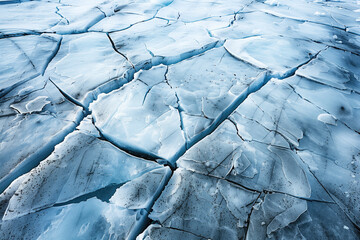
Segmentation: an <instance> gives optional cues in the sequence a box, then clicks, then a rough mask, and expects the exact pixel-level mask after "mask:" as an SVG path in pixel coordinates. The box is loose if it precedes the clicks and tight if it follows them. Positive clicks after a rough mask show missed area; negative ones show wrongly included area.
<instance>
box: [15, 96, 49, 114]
mask: <svg viewBox="0 0 360 240" xmlns="http://www.w3.org/2000/svg"><path fill="white" fill-rule="evenodd" d="M47 99H48V97H47V96H38V97H36V98H35V99H33V100H30V101H28V102H20V103H15V104H12V105H10V107H11V108H13V109H15V110H16V111H18V112H19V113H20V114H27V113H30V114H31V113H35V112H41V111H42V110H43V108H44V107H45V106H46V105H48V104H49V103H51V102H50V101H49V100H47Z"/></svg>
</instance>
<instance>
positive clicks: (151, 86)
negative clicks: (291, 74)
mask: <svg viewBox="0 0 360 240" xmlns="http://www.w3.org/2000/svg"><path fill="white" fill-rule="evenodd" d="M205 60H206V62H205ZM261 72H262V71H261V70H259V69H257V68H254V67H252V66H250V65H249V64H246V63H243V62H240V61H238V60H236V59H235V58H233V57H232V56H231V55H229V54H228V53H227V52H226V51H225V49H224V48H216V49H212V50H210V51H208V52H206V53H205V54H204V55H200V56H195V57H193V58H190V59H189V60H185V61H183V62H180V63H178V64H175V65H171V66H169V67H166V66H158V67H154V68H152V69H150V70H146V71H142V72H140V73H139V74H138V76H137V79H135V80H133V81H132V82H130V83H128V84H126V85H124V86H123V87H122V88H120V89H119V90H116V91H114V92H111V93H109V94H106V95H101V96H100V97H99V99H98V100H97V101H95V102H94V103H93V104H91V110H92V113H93V116H94V120H95V124H96V126H97V127H98V128H99V129H100V131H101V132H102V134H104V136H105V137H106V138H109V139H111V140H112V141H113V142H114V143H116V144H118V145H120V146H124V147H126V148H131V149H133V150H134V151H139V152H143V153H149V154H150V155H154V157H160V158H164V159H167V160H170V161H171V159H173V158H175V157H176V154H177V153H178V152H179V151H180V150H181V149H182V148H185V147H186V144H187V143H189V142H191V141H192V140H193V139H194V138H195V137H199V136H200V135H201V134H202V132H203V131H204V129H206V128H208V127H209V125H210V124H211V123H212V122H213V121H214V120H215V119H216V118H219V116H220V115H221V114H223V112H224V111H228V108H229V106H230V105H231V104H232V102H233V101H235V100H236V99H237V97H239V96H240V95H241V94H242V93H243V92H244V91H245V90H246V89H247V87H248V86H249V84H251V83H252V82H253V81H254V80H255V79H256V78H258V77H259V76H258V75H260V73H261ZM204 79H209V81H204ZM225 79H230V80H228V81H226V80H225ZM115 102H116V103H120V104H118V107H117V108H113V107H112V106H113V105H114V103H115Z"/></svg>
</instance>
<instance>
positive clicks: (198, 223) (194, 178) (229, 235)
mask: <svg viewBox="0 0 360 240" xmlns="http://www.w3.org/2000/svg"><path fill="white" fill-rule="evenodd" d="M258 195H259V194H258V193H257V192H252V191H249V190H246V189H244V188H241V187H239V186H237V185H235V184H231V183H229V182H227V181H225V180H222V179H217V178H212V177H208V176H205V175H201V174H197V173H193V172H190V171H187V170H184V169H181V168H178V169H177V170H176V171H175V172H174V174H173V176H172V177H171V179H170V182H169V183H168V185H167V186H166V188H165V190H164V191H163V193H162V194H161V196H160V198H159V199H158V200H157V201H156V202H155V205H154V207H153V211H152V212H151V213H150V215H149V217H150V218H151V219H153V220H155V221H158V222H159V223H160V224H161V225H162V226H164V227H168V228H174V229H178V230H183V231H185V232H189V233H192V234H194V235H196V236H199V237H203V238H210V239H214V238H215V239H218V238H226V239H239V238H241V237H243V236H244V233H245V232H244V226H245V221H246V220H247V215H248V214H249V213H250V210H251V203H252V202H254V201H255V200H256V198H257V196H258Z"/></svg>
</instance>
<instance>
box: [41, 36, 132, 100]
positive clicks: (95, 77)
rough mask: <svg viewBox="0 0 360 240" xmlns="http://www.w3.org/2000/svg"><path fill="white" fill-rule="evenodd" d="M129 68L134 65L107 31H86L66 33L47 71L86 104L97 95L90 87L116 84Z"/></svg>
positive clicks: (60, 84)
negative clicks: (110, 83) (108, 35)
mask: <svg viewBox="0 0 360 240" xmlns="http://www.w3.org/2000/svg"><path fill="white" fill-rule="evenodd" d="M129 69H131V65H130V64H129V63H128V62H127V60H126V59H125V58H124V57H123V56H121V55H120V54H118V53H116V52H115V51H114V49H113V47H112V44H111V41H110V40H109V38H108V37H107V35H106V34H105V33H85V34H81V35H79V36H77V35H67V36H64V37H63V40H62V42H61V46H60V49H59V52H58V54H57V55H56V56H55V58H54V59H53V60H52V61H51V63H50V64H49V67H48V68H47V71H46V75H47V76H49V78H50V79H51V80H52V81H53V82H54V83H55V84H56V85H57V86H58V87H59V88H60V89H61V90H62V91H64V92H65V93H67V94H68V95H70V96H71V97H73V98H74V99H76V100H77V101H79V102H81V103H83V104H84V105H87V104H88V103H89V102H90V101H92V100H93V98H94V96H93V95H92V94H91V93H89V92H90V91H92V90H94V89H96V88H97V87H99V86H100V85H102V84H105V83H107V82H113V85H116V84H117V81H121V78H122V77H124V74H125V73H126V72H127V71H128V70H129ZM87 94H88V95H87ZM87 96H88V97H87ZM95 96H96V95H95Z"/></svg>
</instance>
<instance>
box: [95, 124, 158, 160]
mask: <svg viewBox="0 0 360 240" xmlns="http://www.w3.org/2000/svg"><path fill="white" fill-rule="evenodd" d="M92 121H93V125H94V127H95V128H96V130H97V131H98V132H99V135H100V138H99V139H100V140H102V141H105V142H108V143H110V144H111V145H112V146H114V147H116V148H117V149H119V150H121V151H123V152H126V153H127V154H129V155H131V156H134V157H137V158H141V159H145V160H148V161H151V162H156V163H158V161H159V160H162V158H161V157H159V156H156V155H154V154H152V153H149V152H145V151H136V150H134V149H129V148H128V147H124V146H120V145H119V144H117V143H116V142H114V141H112V140H111V139H109V138H107V137H106V136H104V134H103V133H102V131H101V130H100V129H99V128H98V127H97V126H96V125H95V122H94V119H92Z"/></svg>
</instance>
